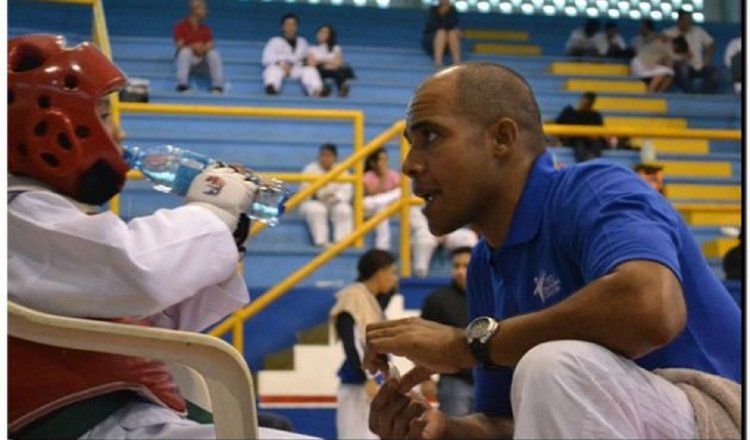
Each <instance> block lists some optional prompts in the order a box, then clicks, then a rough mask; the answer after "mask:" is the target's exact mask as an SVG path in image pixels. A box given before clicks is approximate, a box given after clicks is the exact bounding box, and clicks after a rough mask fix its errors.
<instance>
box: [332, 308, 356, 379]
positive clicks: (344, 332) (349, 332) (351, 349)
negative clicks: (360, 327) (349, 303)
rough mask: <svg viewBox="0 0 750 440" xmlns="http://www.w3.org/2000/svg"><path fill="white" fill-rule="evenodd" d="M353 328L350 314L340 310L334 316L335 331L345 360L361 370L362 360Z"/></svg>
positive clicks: (352, 319)
mask: <svg viewBox="0 0 750 440" xmlns="http://www.w3.org/2000/svg"><path fill="white" fill-rule="evenodd" d="M354 329H355V324H354V318H352V315H350V314H349V313H346V312H342V313H339V314H338V315H337V316H336V333H338V335H339V338H340V339H341V343H342V344H343V345H344V353H345V354H346V360H347V361H349V363H350V364H352V365H353V366H354V367H356V368H357V369H358V370H362V360H361V355H360V353H359V350H357V344H356V342H355V340H356V336H355V334H354Z"/></svg>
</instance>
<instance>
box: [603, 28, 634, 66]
mask: <svg viewBox="0 0 750 440" xmlns="http://www.w3.org/2000/svg"><path fill="white" fill-rule="evenodd" d="M594 40H595V42H596V48H597V51H598V54H599V56H603V57H610V58H631V57H632V56H633V49H630V48H628V47H627V44H625V39H624V38H622V35H620V30H619V29H618V27H617V23H616V22H614V21H612V20H609V21H607V23H605V25H604V32H598V33H597V34H596V35H595V36H594Z"/></svg>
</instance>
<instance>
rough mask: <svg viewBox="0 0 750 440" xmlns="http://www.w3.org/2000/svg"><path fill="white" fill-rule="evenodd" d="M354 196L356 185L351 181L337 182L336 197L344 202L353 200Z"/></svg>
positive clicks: (345, 174)
mask: <svg viewBox="0 0 750 440" xmlns="http://www.w3.org/2000/svg"><path fill="white" fill-rule="evenodd" d="M340 175H341V176H346V177H348V176H349V175H350V174H349V173H347V172H343V173H341V174H340ZM353 196H354V186H353V185H352V184H350V183H337V184H336V198H337V199H339V200H340V201H342V202H347V203H349V202H351V201H352V197H353Z"/></svg>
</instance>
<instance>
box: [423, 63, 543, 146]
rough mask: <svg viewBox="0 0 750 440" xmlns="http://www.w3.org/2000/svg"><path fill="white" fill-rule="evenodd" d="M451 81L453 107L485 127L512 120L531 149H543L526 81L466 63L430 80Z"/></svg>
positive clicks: (498, 69) (484, 65)
mask: <svg viewBox="0 0 750 440" xmlns="http://www.w3.org/2000/svg"><path fill="white" fill-rule="evenodd" d="M443 79H445V80H446V81H451V82H452V83H453V84H455V87H454V88H451V89H450V90H451V91H452V94H453V99H454V102H455V103H456V105H457V106H458V107H459V109H460V110H462V112H463V113H464V115H465V116H466V117H468V118H469V119H470V120H472V121H474V122H476V123H477V124H478V125H482V126H487V125H489V124H492V123H493V122H495V121H497V120H498V119H500V118H503V117H507V118H510V119H513V120H514V121H515V122H516V124H517V125H518V128H519V130H520V132H521V133H522V134H523V136H525V137H526V138H527V142H528V146H529V147H530V148H531V149H532V150H536V149H539V150H542V149H544V137H543V136H544V135H543V133H542V119H541V114H540V112H539V106H538V105H537V102H536V99H535V98H534V93H533V92H532V90H531V86H529V83H528V82H526V80H525V79H524V78H523V77H522V76H521V75H519V74H518V73H517V72H515V71H514V70H512V69H509V68H508V67H505V66H501V65H499V64H492V63H466V64H462V65H460V66H456V67H452V68H449V69H446V70H443V71H441V72H439V73H437V74H436V75H435V76H433V77H431V78H430V79H428V80H426V81H425V82H424V83H423V84H422V85H421V86H420V87H419V89H422V88H423V87H424V86H425V85H427V84H429V83H431V82H432V81H435V80H437V81H442V80H443Z"/></svg>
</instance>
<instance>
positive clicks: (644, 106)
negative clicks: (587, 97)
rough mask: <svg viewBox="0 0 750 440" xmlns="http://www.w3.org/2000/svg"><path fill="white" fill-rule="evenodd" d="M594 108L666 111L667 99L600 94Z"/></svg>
mask: <svg viewBox="0 0 750 440" xmlns="http://www.w3.org/2000/svg"><path fill="white" fill-rule="evenodd" d="M594 108H595V109H596V110H599V111H620V112H638V113H666V112H667V101H666V100H665V99H659V98H630V97H619V96H598V97H597V98H596V102H595V103H594Z"/></svg>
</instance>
